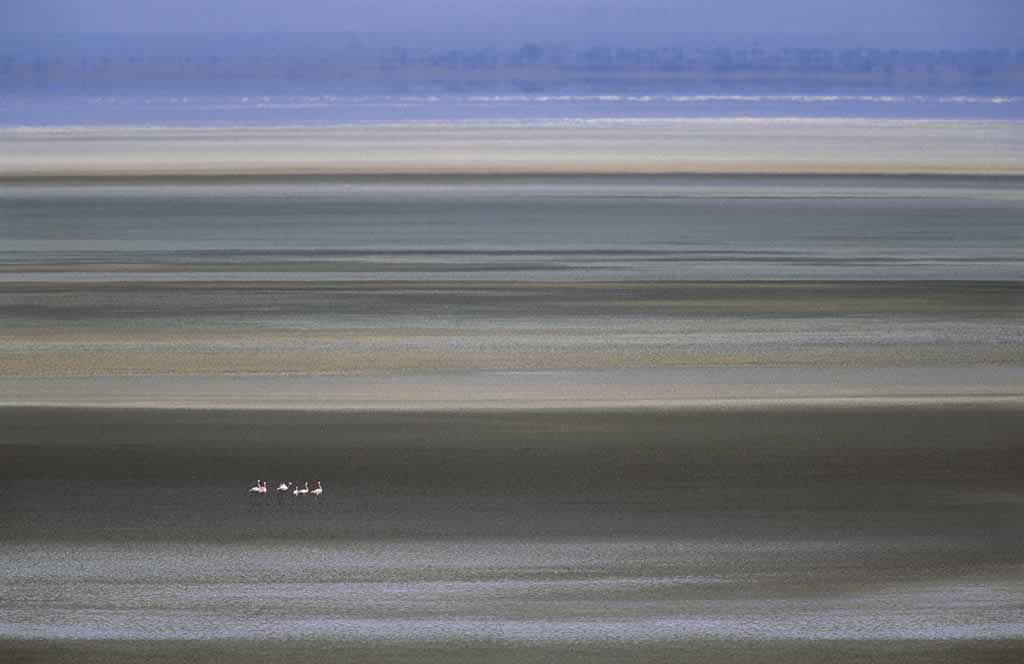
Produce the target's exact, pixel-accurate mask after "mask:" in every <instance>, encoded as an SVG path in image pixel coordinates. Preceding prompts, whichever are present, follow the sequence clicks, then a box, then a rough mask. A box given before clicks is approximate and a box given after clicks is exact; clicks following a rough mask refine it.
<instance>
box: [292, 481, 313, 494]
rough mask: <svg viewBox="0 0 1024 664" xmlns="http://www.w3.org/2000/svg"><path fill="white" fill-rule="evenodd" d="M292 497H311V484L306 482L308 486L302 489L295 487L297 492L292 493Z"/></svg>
mask: <svg viewBox="0 0 1024 664" xmlns="http://www.w3.org/2000/svg"><path fill="white" fill-rule="evenodd" d="M292 495H293V496H306V495H309V482H306V485H305V486H304V487H302V488H301V489H300V488H299V487H298V486H296V487H295V491H292Z"/></svg>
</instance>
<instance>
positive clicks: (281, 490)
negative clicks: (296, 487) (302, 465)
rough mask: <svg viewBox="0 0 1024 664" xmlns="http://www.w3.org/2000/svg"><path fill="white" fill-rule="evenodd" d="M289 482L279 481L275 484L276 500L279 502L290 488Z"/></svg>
mask: <svg viewBox="0 0 1024 664" xmlns="http://www.w3.org/2000/svg"><path fill="white" fill-rule="evenodd" d="M291 488H292V483H291V482H281V483H280V484H278V485H277V501H278V502H281V499H282V498H284V497H285V496H287V495H288V491H289V490H291Z"/></svg>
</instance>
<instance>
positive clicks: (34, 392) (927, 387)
mask: <svg viewBox="0 0 1024 664" xmlns="http://www.w3.org/2000/svg"><path fill="white" fill-rule="evenodd" d="M1022 386H1024V368H1022V367H972V368H964V367H929V368H921V367H915V368H898V367H890V368H871V369H865V368H847V369H840V368H822V369H810V368H787V367H756V368H755V367H748V368H735V367H703V368H670V369H668V368H667V369H661V370H634V369H619V370H605V371H572V370H563V371H427V372H356V373H351V374H342V375H321V376H310V375H304V376H303V375H248V376H225V375H208V376H187V377H176V376H94V377H90V378H2V379H0V406H78V407H117V408H130V407H148V408H243V409H249V408H255V409H287V410H342V411H346V410H413V411H432V410H491V409H498V410H517V409H548V408H562V409H565V408H571V409H581V408H582V409H605V408H651V407H672V408H678V407H701V408H706V407H709V406H714V407H736V406H757V407H764V406H772V405H778V406H784V407H785V406H796V405H805V406H806V405H815V404H818V405H840V404H850V405H857V404H861V405H863V404H892V405H914V404H926V403H931V404H955V403H1012V404H1016V405H1022V404H1024V388H1022Z"/></svg>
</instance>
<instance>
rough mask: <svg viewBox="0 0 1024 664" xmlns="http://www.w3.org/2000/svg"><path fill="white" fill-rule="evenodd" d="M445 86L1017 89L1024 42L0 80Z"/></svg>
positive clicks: (73, 51) (56, 64)
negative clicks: (993, 46) (996, 46)
mask: <svg viewBox="0 0 1024 664" xmlns="http://www.w3.org/2000/svg"><path fill="white" fill-rule="evenodd" d="M275 83H276V84H282V85H285V84H304V83H305V84H319V85H323V84H329V83H337V84H339V85H345V84H350V85H351V86H354V87H357V88H358V87H369V88H379V89H397V90H401V89H406V88H409V87H410V86H411V87H412V88H428V89H429V88H436V89H444V90H458V89H475V88H481V87H489V86H490V87H499V86H503V85H504V86H511V87H519V88H524V89H554V88H558V87H564V86H577V87H578V86H581V85H582V86H590V87H601V86H602V85H606V86H611V85H627V86H640V87H643V85H644V84H646V85H649V86H656V87H657V86H662V87H667V88H672V87H680V86H686V85H695V84H701V83H723V84H729V83H734V84H741V83H742V84H745V85H779V84H790V85H796V86H799V85H807V84H813V85H818V86H822V85H824V86H828V85H833V86H847V87H850V86H853V87H857V86H861V87H878V86H896V85H900V86H908V85H909V86H917V87H929V86H930V87H938V88H942V87H948V88H969V87H972V86H989V87H994V88H998V89H1002V90H1011V91H1013V90H1024V48H1021V49H1017V50H1008V49H1002V50H969V51H945V50H943V51H920V50H898V49H890V50H882V49H828V48H799V47H789V48H758V47H751V48H724V47H719V48H703V47H701V48H696V47H684V46H680V47H650V48H643V47H628V48H627V47H614V46H604V45H589V46H583V47H579V46H567V45H561V44H541V43H525V44H522V45H519V46H516V47H512V48H500V47H482V48H437V47H433V48H425V47H417V48H413V47H404V46H386V45H379V44H375V43H373V42H372V41H369V40H367V39H365V38H363V39H338V40H331V39H329V38H327V37H323V36H321V37H318V38H316V39H311V40H309V41H308V43H304V42H301V41H296V40H288V41H284V42H281V43H276V42H274V41H273V40H270V41H269V43H264V42H261V41H259V40H257V39H255V38H252V39H248V40H238V39H235V40H222V41H218V40H215V39H202V38H198V37H195V36H191V37H190V36H181V37H168V36H163V37H161V38H158V39H152V40H142V39H132V40H124V39H121V40H117V39H114V40H108V41H104V40H102V39H94V40H91V41H81V40H78V41H76V40H75V39H73V38H70V37H69V38H67V40H66V41H65V42H61V41H60V40H59V39H56V38H53V39H50V40H49V41H47V42H46V43H43V44H40V45H38V46H37V47H34V45H33V44H32V43H24V42H17V43H15V42H3V41H0V90H5V91H9V92H10V91H15V92H17V91H33V90H35V91H39V90H75V89H82V90H94V89H103V88H120V87H122V86H127V87H132V86H135V87H147V86H148V87H155V88H159V87H161V86H172V87H173V86H179V87H188V86H190V85H192V86H197V87H200V88H201V87H204V86H206V85H209V86H214V85H222V86H227V87H229V88H230V87H232V86H235V87H245V86H255V87H259V86H260V85H261V84H275Z"/></svg>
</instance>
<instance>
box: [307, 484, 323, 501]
mask: <svg viewBox="0 0 1024 664" xmlns="http://www.w3.org/2000/svg"><path fill="white" fill-rule="evenodd" d="M310 493H312V494H313V497H314V498H319V497H320V496H322V495H324V487H323V486H322V485H321V484H320V480H317V481H316V488H315V489H313V490H312V491H310Z"/></svg>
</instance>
